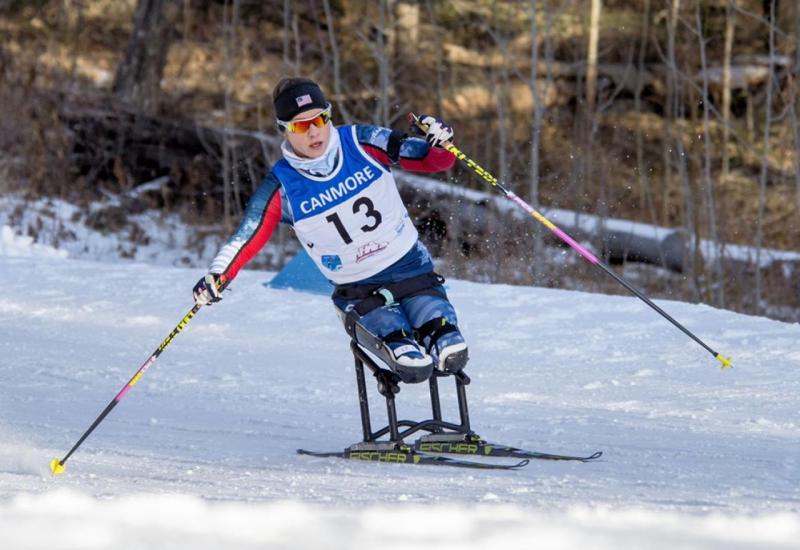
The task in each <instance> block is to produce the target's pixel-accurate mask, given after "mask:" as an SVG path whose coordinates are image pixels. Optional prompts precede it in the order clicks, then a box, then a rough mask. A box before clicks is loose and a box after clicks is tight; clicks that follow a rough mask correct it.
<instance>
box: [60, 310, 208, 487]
mask: <svg viewBox="0 0 800 550" xmlns="http://www.w3.org/2000/svg"><path fill="white" fill-rule="evenodd" d="M201 307H203V306H201V305H200V304H195V305H194V307H193V308H192V309H191V311H189V313H187V314H186V315H185V316H184V317H183V319H181V322H180V323H178V325H177V326H176V327H175V328H174V329H172V332H170V333H169V336H167V337H166V338H165V339H164V341H163V342H161V345H160V346H158V348H156V351H154V352H153V354H152V355H151V356H150V357H148V358H147V361H145V362H144V364H143V365H142V366H141V367H139V370H137V371H136V374H134V375H133V378H131V379H130V380H129V381H128V383H127V384H125V386H123V388H122V389H121V390H120V391H119V393H118V394H117V395H116V397H114V399H112V400H111V402H110V403H109V404H108V405H107V406H106V408H105V409H103V412H101V413H100V416H98V417H97V418H96V419H95V421H94V422H92V425H91V426H89V429H88V430H86V431H85V432H84V434H83V435H82V436H81V438H80V439H79V440H78V442H77V443H75V445H73V447H72V448H71V449H70V450H69V452H68V453H67V454H66V456H64V458H62V459H61V460H59V459H57V458H54V459H53V460H52V461H51V462H50V471H51V472H53V475H55V474H61V473H64V470H65V466H64V463H65V462H66V461H67V459H69V457H70V456H72V453H74V452H75V451H76V450H77V449H78V447H80V446H81V443H83V441H84V440H85V439H86V438H87V437H89V434H91V433H92V432H93V431H94V429H95V428H96V427H97V426H98V424H100V422H102V421H103V419H104V418H105V417H106V416H108V413H110V412H111V410H112V409H113V408H114V407H116V405H117V403H119V402H120V401H122V398H123V397H125V395H127V393H128V392H129V391H130V390H131V388H132V387H133V386H135V385H136V383H137V382H138V381H139V379H140V378H141V377H142V376H144V373H145V372H147V369H149V368H150V367H151V366H152V365H153V363H155V361H156V359H157V358H158V356H159V355H161V352H162V351H164V349H165V348H166V347H167V346H168V345H169V344H170V342H172V340H173V339H174V338H175V337H176V336H177V335H178V334H180V332H181V331H182V330H183V329H184V327H186V325H187V324H188V323H189V321H191V320H192V317H194V316H195V314H196V313H197V312H198V311H200V308H201Z"/></svg>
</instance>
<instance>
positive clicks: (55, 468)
mask: <svg viewBox="0 0 800 550" xmlns="http://www.w3.org/2000/svg"><path fill="white" fill-rule="evenodd" d="M66 469H67V468H66V466H64V465H63V464H62V463H61V461H60V460H59V459H57V458H54V459H53V460H51V461H50V471H51V472H52V473H53V475H54V476H57V475H58V474H63V473H64V471H65V470H66Z"/></svg>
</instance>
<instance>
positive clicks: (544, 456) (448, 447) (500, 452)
mask: <svg viewBox="0 0 800 550" xmlns="http://www.w3.org/2000/svg"><path fill="white" fill-rule="evenodd" d="M414 450H416V451H417V452H420V453H441V454H459V455H474V456H491V457H512V458H522V459H533V460H571V461H576V462H591V461H593V460H597V459H598V458H600V457H601V456H603V451H597V452H596V453H593V454H591V455H589V456H576V455H562V454H552V453H541V452H537V451H528V450H525V449H519V448H517V447H511V446H510V445H501V444H497V443H488V442H486V441H484V440H483V439H481V438H480V437H478V436H476V435H473V436H466V437H465V436H464V435H462V434H441V435H440V434H434V435H430V436H425V437H421V438H420V439H418V440H417V441H416V442H415V443H414Z"/></svg>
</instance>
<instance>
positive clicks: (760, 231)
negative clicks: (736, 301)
mask: <svg viewBox="0 0 800 550" xmlns="http://www.w3.org/2000/svg"><path fill="white" fill-rule="evenodd" d="M766 3H769V10H770V13H769V73H768V74H769V76H768V78H767V92H766V94H767V104H766V107H765V112H764V145H763V148H764V153H763V156H762V157H761V175H760V176H759V179H758V217H757V218H756V243H755V244H756V265H755V269H756V288H755V302H756V303H755V305H754V306H755V307H754V309H755V311H756V313H761V312H762V307H761V298H762V292H763V289H762V284H763V283H762V277H761V248H762V246H763V244H764V207H765V204H766V201H767V178H768V175H769V153H770V144H771V140H770V132H771V131H772V99H773V98H772V94H773V82H774V80H775V24H774V21H775V4H776V3H777V1H776V0H773V1H772V2H768V0H765V5H766Z"/></svg>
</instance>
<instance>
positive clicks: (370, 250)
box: [356, 241, 389, 264]
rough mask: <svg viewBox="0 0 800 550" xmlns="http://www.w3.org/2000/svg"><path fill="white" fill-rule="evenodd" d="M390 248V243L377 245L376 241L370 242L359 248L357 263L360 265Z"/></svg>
mask: <svg viewBox="0 0 800 550" xmlns="http://www.w3.org/2000/svg"><path fill="white" fill-rule="evenodd" d="M388 246H389V243H376V242H375V241H370V242H368V243H367V244H365V245H364V246H362V247H359V249H358V254H356V263H357V264H359V263H361V262H362V261H364V260H366V259H367V258H371V257H372V256H374V255H376V254H380V253H381V252H383V251H384V250H386V247H388Z"/></svg>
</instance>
